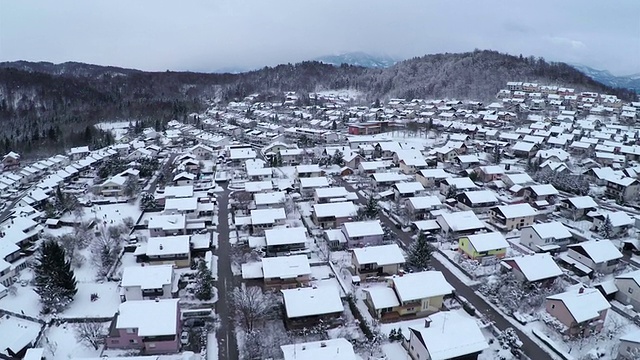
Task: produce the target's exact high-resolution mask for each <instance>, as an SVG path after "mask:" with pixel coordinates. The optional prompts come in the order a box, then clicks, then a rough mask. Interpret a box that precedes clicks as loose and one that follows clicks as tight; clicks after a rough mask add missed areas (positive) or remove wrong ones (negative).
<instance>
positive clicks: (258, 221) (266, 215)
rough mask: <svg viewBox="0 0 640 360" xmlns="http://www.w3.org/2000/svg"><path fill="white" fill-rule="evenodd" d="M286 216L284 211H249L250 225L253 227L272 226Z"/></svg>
mask: <svg viewBox="0 0 640 360" xmlns="http://www.w3.org/2000/svg"><path fill="white" fill-rule="evenodd" d="M286 218H287V215H286V214H285V212H284V209H280V208H278V209H257V210H251V224H253V225H268V224H273V223H275V222H276V221H278V220H284V219H286Z"/></svg>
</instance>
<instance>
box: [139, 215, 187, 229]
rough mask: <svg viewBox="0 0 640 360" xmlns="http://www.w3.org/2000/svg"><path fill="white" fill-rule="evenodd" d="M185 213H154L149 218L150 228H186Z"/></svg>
mask: <svg viewBox="0 0 640 360" xmlns="http://www.w3.org/2000/svg"><path fill="white" fill-rule="evenodd" d="M185 222H186V218H185V216H184V215H153V217H151V218H149V224H148V228H149V229H163V230H179V229H184V228H185Z"/></svg>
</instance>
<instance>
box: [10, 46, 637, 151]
mask: <svg viewBox="0 0 640 360" xmlns="http://www.w3.org/2000/svg"><path fill="white" fill-rule="evenodd" d="M365 58H366V57H357V56H356V57H351V60H352V61H351V62H353V63H358V64H366V62H365V61H364V59H365ZM343 59H345V61H346V60H349V59H348V58H346V57H344V58H343ZM341 61H342V60H341ZM368 65H370V66H372V63H369V64H368ZM381 66H382V65H380V66H379V67H374V68H367V67H364V66H361V65H357V66H356V65H349V64H346V63H343V64H342V65H340V66H334V65H329V64H326V63H323V62H319V61H305V62H301V63H298V64H285V65H278V66H275V67H264V68H261V69H259V70H253V71H249V72H243V73H239V74H231V73H224V74H221V73H193V72H176V71H163V72H146V71H139V70H133V69H123V68H118V67H110V66H98V65H90V64H82V63H64V64H51V63H31V62H26V61H18V62H10V63H0V153H2V152H6V151H8V150H14V151H19V152H25V153H28V152H29V151H38V150H43V151H44V149H46V148H47V146H49V147H50V146H58V147H62V146H69V145H75V146H77V145H78V144H79V143H80V142H82V141H84V142H85V144H86V143H90V142H91V141H95V137H94V136H93V135H92V134H91V132H92V131H94V130H92V129H93V127H92V126H91V125H92V124H95V123H96V122H99V121H115V120H119V121H123V120H124V121H129V120H131V119H134V120H141V121H144V122H145V124H144V125H145V126H156V127H161V126H162V123H164V122H166V121H169V120H171V119H180V120H184V119H186V118H187V117H188V116H189V114H191V113H193V112H200V111H202V110H204V109H205V108H206V107H207V106H208V105H209V104H211V102H212V101H220V102H223V103H224V102H229V101H235V100H241V99H243V98H244V97H245V96H247V95H250V94H254V93H260V94H262V95H263V96H262V97H261V99H262V100H260V101H279V100H283V99H284V96H283V93H284V92H285V91H296V92H299V93H300V96H299V100H298V105H299V106H308V105H311V104H312V101H311V100H310V99H309V97H308V96H307V95H306V94H307V93H309V92H314V91H322V90H332V89H353V90H357V91H359V92H361V93H363V94H364V95H365V96H366V98H367V99H366V100H367V101H374V100H375V99H380V100H385V99H389V98H406V99H414V98H418V99H443V98H449V99H474V100H480V101H484V102H490V101H495V95H496V93H497V92H498V90H499V89H501V88H504V86H505V85H506V83H507V82H508V81H528V82H537V83H540V84H562V85H564V86H568V87H573V88H575V89H576V91H595V92H604V93H610V94H615V95H617V96H619V97H620V98H622V99H625V100H632V99H633V100H635V99H636V98H637V95H636V94H635V93H633V92H632V91H631V90H626V89H618V88H613V87H610V86H606V85H603V84H602V83H600V82H597V81H595V80H593V79H592V78H590V77H588V76H587V75H585V74H583V73H582V72H580V71H578V70H577V69H575V68H574V67H572V66H570V65H567V64H565V63H553V62H546V61H544V60H542V59H538V58H534V57H529V58H523V57H517V56H512V55H507V54H502V53H499V52H496V51H487V50H484V51H480V50H477V51H473V52H467V53H458V54H435V55H426V56H422V57H416V58H413V59H409V60H404V61H400V62H398V63H396V64H394V65H393V66H391V67H381Z"/></svg>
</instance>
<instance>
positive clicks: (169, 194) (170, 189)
mask: <svg viewBox="0 0 640 360" xmlns="http://www.w3.org/2000/svg"><path fill="white" fill-rule="evenodd" d="M164 196H165V197H166V198H167V199H168V198H181V197H192V196H193V185H184V186H167V187H166V188H164Z"/></svg>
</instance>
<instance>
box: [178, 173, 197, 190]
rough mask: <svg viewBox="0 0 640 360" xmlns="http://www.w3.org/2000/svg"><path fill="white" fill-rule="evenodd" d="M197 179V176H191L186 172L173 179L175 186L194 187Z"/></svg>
mask: <svg viewBox="0 0 640 360" xmlns="http://www.w3.org/2000/svg"><path fill="white" fill-rule="evenodd" d="M195 179H196V175H195V174H191V173H188V172H186V171H183V172H181V173H179V174H177V175H176V176H174V177H173V184H174V185H175V186H186V185H193V182H194V180H195Z"/></svg>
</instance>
